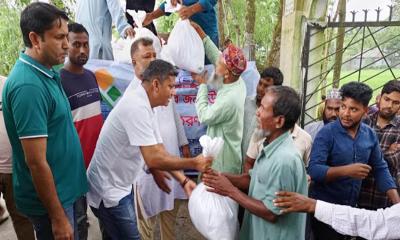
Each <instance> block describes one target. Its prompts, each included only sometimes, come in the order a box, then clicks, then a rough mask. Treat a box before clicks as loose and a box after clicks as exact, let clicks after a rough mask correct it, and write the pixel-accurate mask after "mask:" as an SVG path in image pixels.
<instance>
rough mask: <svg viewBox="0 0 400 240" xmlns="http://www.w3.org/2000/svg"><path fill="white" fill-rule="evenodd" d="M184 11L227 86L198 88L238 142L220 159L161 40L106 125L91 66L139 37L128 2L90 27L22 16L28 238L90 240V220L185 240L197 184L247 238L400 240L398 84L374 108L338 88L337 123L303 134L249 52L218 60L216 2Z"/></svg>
mask: <svg viewBox="0 0 400 240" xmlns="http://www.w3.org/2000/svg"><path fill="white" fill-rule="evenodd" d="M100 2H101V3H100ZM132 2H133V1H127V4H128V5H129V7H130V8H132V9H135V10H137V9H140V8H143V7H147V8H148V10H147V12H148V15H147V17H146V21H147V22H146V25H148V24H150V23H151V21H152V20H153V19H156V18H157V17H159V16H162V15H164V14H165V12H164V8H165V6H164V4H162V5H161V6H160V7H159V8H158V9H156V10H155V11H151V10H152V9H154V4H155V3H154V1H153V2H151V1H149V2H147V1H142V2H141V1H138V2H137V3H136V4H138V5H135V4H134V3H132ZM172 2H174V4H176V3H177V1H172ZM180 3H182V4H183V7H182V8H181V10H180V11H179V14H180V16H181V17H182V18H191V19H192V20H193V22H191V25H192V27H193V28H194V29H195V31H196V32H197V33H198V35H199V37H200V38H201V39H202V41H203V44H204V49H205V53H206V57H207V59H206V63H211V64H213V65H214V66H215V74H214V75H213V76H212V81H213V82H214V83H218V84H217V85H219V86H220V87H219V88H218V90H217V96H216V99H215V102H214V103H213V104H209V100H208V92H209V88H208V86H207V73H206V72H204V73H200V74H194V73H193V74H192V77H193V81H194V83H195V84H197V85H198V92H197V96H196V100H195V107H196V112H197V117H198V119H199V122H201V123H202V124H205V125H206V126H207V135H208V136H210V137H212V138H214V137H220V138H222V139H223V141H224V145H223V148H222V150H221V152H220V153H219V154H218V156H217V157H215V158H211V157H204V156H203V155H202V154H200V155H198V156H193V155H192V153H191V152H190V149H189V146H188V139H187V137H186V135H185V130H184V128H183V125H182V121H181V118H180V116H179V113H178V112H177V110H176V106H175V102H174V101H171V99H172V98H173V97H174V95H175V94H176V90H175V82H176V77H177V74H178V69H177V68H176V67H175V66H173V65H172V64H171V63H169V62H167V61H164V60H159V59H156V52H155V49H154V47H153V40H152V39H149V38H137V39H135V41H134V42H133V43H132V46H131V51H130V56H131V62H132V67H133V69H134V76H132V81H131V82H130V84H129V86H128V87H127V89H126V90H125V92H124V94H123V96H122V97H121V99H120V100H119V102H118V104H117V105H116V106H115V107H114V108H113V110H112V111H111V112H110V114H109V115H108V117H107V118H106V119H104V118H103V115H102V112H101V94H100V90H99V87H98V84H97V80H96V76H95V74H93V73H92V72H91V71H89V70H88V69H86V68H85V67H84V66H85V64H86V63H87V62H88V60H89V58H95V59H96V58H102V59H113V56H112V49H111V45H109V43H110V41H111V38H110V37H111V22H112V21H113V22H114V23H115V25H116V26H117V29H118V32H119V33H120V34H121V36H134V35H135V32H134V29H133V26H131V25H129V23H128V22H127V19H126V18H125V16H124V12H123V11H122V8H121V6H120V5H119V3H117V1H91V0H89V1H80V3H79V4H81V5H80V8H78V9H80V10H81V11H82V12H79V11H78V13H77V22H76V23H73V22H69V21H70V19H69V17H68V16H67V14H66V13H65V12H64V11H62V10H60V9H58V8H56V7H55V6H53V5H51V4H47V3H40V2H36V3H32V4H29V5H28V6H27V7H26V8H25V9H24V10H23V11H22V13H21V20H20V27H21V32H22V37H23V42H24V45H25V49H24V50H23V51H22V52H21V53H20V55H19V58H18V60H17V61H16V63H15V65H14V67H13V69H12V71H11V72H10V74H9V76H7V79H5V78H4V79H3V78H1V79H0V90H1V92H2V97H1V114H2V116H1V117H0V144H1V150H0V191H1V193H2V195H3V197H4V199H5V201H6V205H7V209H8V212H9V213H10V216H11V219H12V222H13V226H14V229H15V232H16V234H17V237H18V239H20V240H21V239H35V236H36V239H39V240H42V239H45V240H47V239H88V227H89V224H88V218H87V213H88V211H92V212H93V214H94V215H95V216H96V217H97V219H98V222H99V225H100V229H101V234H102V238H103V239H154V229H155V227H156V226H157V223H158V224H159V225H160V235H161V239H176V229H175V225H176V219H177V212H178V209H179V208H180V207H181V206H184V204H183V203H184V202H185V201H187V199H188V198H189V197H190V195H191V193H192V191H193V190H194V189H195V188H196V185H197V182H198V181H202V182H204V184H205V185H207V186H208V187H209V191H211V192H214V193H216V194H219V195H222V196H227V197H229V198H231V199H233V200H234V201H235V202H237V203H238V204H239V205H240V211H239V215H238V216H237V217H238V218H239V222H240V233H239V238H240V239H244V240H251V239H254V240H256V239H257V240H258V239H273V240H276V239H285V240H286V239H288V240H291V239H293V240H297V239H307V240H308V239H316V240H319V239H321V240H322V239H324V240H325V239H328V240H330V239H332V240H341V239H351V236H359V237H362V238H367V239H395V238H400V231H399V230H398V228H397V225H398V224H399V223H400V214H399V213H400V212H399V211H400V210H399V206H400V204H398V203H399V202H400V197H399V190H400V165H399V161H400V116H399V113H400V81H399V80H392V81H389V82H387V83H386V84H385V85H384V86H383V88H382V91H381V92H380V95H379V97H378V99H377V104H376V106H374V109H373V110H371V109H369V108H368V105H369V103H370V100H371V98H372V94H373V91H372V89H371V88H370V87H369V86H367V85H366V84H364V83H360V82H349V83H346V84H344V85H343V86H341V88H340V89H335V88H333V89H330V90H328V92H327V94H326V96H325V99H324V107H323V109H322V116H321V118H322V119H321V120H320V121H316V122H313V123H309V124H308V125H306V126H305V128H304V129H302V128H301V127H300V126H299V125H298V124H297V123H298V120H299V117H300V114H301V98H300V96H299V94H298V93H297V92H296V91H295V90H294V89H292V88H291V87H289V86H282V85H283V79H284V76H283V74H282V72H281V71H280V70H279V69H278V68H275V67H268V68H266V69H264V70H263V71H261V73H260V76H261V78H260V79H259V81H258V85H257V88H256V95H255V96H248V97H246V86H245V82H244V80H243V78H242V77H241V74H242V73H243V72H244V71H245V69H246V66H247V60H246V57H245V55H244V53H243V51H242V50H241V49H240V48H238V47H236V46H234V45H233V44H232V43H229V44H227V46H226V47H225V48H224V49H223V51H220V50H219V49H218V47H217V42H218V34H217V31H216V18H215V12H214V9H213V7H214V6H215V4H216V1H212V0H199V1H190V0H187V1H183V2H180ZM102 4H103V5H102ZM149 4H150V5H151V6H150V7H149V6H148V5H149ZM128 5H127V6H128ZM84 10H90V11H99V12H98V14H86V13H85V12H84ZM103 15H104V16H107V17H102V16H103ZM131 24H133V22H131ZM151 28H154V26H152V27H151ZM153 30H154V32H156V29H155V28H154V29H153ZM99 34H100V35H99ZM59 64H63V67H62V68H61V69H60V70H55V68H54V66H56V65H59ZM3 119H4V120H3ZM185 169H196V170H197V171H198V172H199V173H201V174H200V175H201V176H200V177H199V178H198V179H194V178H190V177H188V176H186V175H185V174H184V171H183V170H185ZM88 207H89V209H88ZM360 208H363V209H360ZM383 208H386V209H385V210H383ZM376 210H378V211H376ZM4 211H5V209H4V208H3V207H1V208H0V215H1V214H2V212H4ZM305 213H309V214H308V215H306V214H305ZM227 224H229V223H227Z"/></svg>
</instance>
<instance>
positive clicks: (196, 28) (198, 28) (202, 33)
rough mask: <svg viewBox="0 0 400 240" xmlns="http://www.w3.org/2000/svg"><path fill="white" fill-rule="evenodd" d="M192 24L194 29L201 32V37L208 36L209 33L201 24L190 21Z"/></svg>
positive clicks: (198, 32)
mask: <svg viewBox="0 0 400 240" xmlns="http://www.w3.org/2000/svg"><path fill="white" fill-rule="evenodd" d="M190 25H192V27H193V28H194V30H196V32H197V34H199V36H200V38H201V39H204V38H205V37H207V34H206V33H205V32H204V30H203V29H202V28H201V27H200V26H199V24H197V23H195V22H193V21H190Z"/></svg>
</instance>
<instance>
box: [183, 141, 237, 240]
mask: <svg viewBox="0 0 400 240" xmlns="http://www.w3.org/2000/svg"><path fill="white" fill-rule="evenodd" d="M199 141H200V144H201V146H202V147H203V156H206V157H216V156H217V155H218V153H219V152H220V151H221V149H222V147H223V145H224V140H223V139H222V138H219V137H218V138H213V139H211V138H210V137H209V136H207V135H204V136H202V137H201V138H200V140H199ZM188 208H189V214H190V218H191V220H192V222H193V225H194V226H195V227H196V229H197V230H198V231H199V232H200V233H201V234H202V235H203V236H204V237H205V238H207V239H211V240H214V239H215V240H221V239H226V240H233V239H237V237H238V233H239V223H238V218H237V216H238V215H237V214H238V208H239V205H238V204H237V203H236V202H235V201H234V200H232V199H230V198H229V197H225V196H221V195H219V194H216V193H212V192H209V191H207V187H206V186H205V185H204V184H203V183H200V184H199V185H197V187H196V188H195V189H194V190H193V192H192V195H191V196H190V199H189V205H188Z"/></svg>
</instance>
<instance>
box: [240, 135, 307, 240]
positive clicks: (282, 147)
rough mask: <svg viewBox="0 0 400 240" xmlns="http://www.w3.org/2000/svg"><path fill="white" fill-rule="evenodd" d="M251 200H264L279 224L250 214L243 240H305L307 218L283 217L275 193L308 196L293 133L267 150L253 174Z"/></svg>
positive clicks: (247, 212)
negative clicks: (275, 203) (292, 193)
mask: <svg viewBox="0 0 400 240" xmlns="http://www.w3.org/2000/svg"><path fill="white" fill-rule="evenodd" d="M250 176H251V181H250V188H249V196H250V197H252V198H254V199H257V200H260V201H262V202H263V203H264V205H265V207H266V208H267V209H268V210H270V211H271V212H272V213H274V214H275V215H278V221H277V222H275V223H271V222H268V221H267V220H264V219H263V218H260V217H258V216H256V215H254V214H252V213H250V212H249V211H247V210H246V212H245V216H244V221H243V226H242V229H241V231H240V239H243V240H253V239H254V240H256V239H257V240H258V239H265V240H267V239H270V240H276V239H285V240H299V239H304V229H305V223H306V222H305V221H306V215H305V214H304V213H289V214H286V215H281V213H280V210H281V209H280V208H278V207H276V206H274V203H273V200H274V199H275V198H276V195H275V193H276V192H278V191H281V190H285V191H291V192H297V193H300V194H303V195H307V178H306V171H305V168H304V164H303V160H302V158H301V156H300V154H299V152H298V150H297V149H296V147H295V145H294V143H293V140H292V138H291V136H290V135H289V132H286V133H284V134H282V135H281V136H279V137H278V138H277V139H275V140H274V141H272V142H271V143H269V144H268V145H267V146H265V147H264V149H263V150H262V152H261V154H260V156H259V157H258V158H257V160H256V162H255V164H254V168H253V169H252V170H250Z"/></svg>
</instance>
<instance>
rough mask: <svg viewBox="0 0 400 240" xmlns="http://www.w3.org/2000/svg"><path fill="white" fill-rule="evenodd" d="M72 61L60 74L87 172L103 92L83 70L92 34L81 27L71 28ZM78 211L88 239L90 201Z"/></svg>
mask: <svg viewBox="0 0 400 240" xmlns="http://www.w3.org/2000/svg"><path fill="white" fill-rule="evenodd" d="M68 32H69V33H68V40H69V49H68V61H67V62H66V63H65V65H64V68H62V69H61V70H60V75H61V79H62V86H63V88H64V91H65V93H66V95H67V97H68V101H69V103H70V106H71V111H72V118H73V121H74V125H75V128H76V130H77V132H78V135H79V140H80V142H81V146H82V151H83V156H84V160H85V166H86V168H87V167H88V166H89V163H90V159H91V158H92V156H93V152H94V149H95V147H96V142H97V139H98V137H99V134H100V130H101V127H102V126H103V117H102V115H101V109H100V99H101V97H100V92H99V88H98V85H97V81H96V77H95V75H94V74H93V73H92V72H91V71H89V70H87V69H85V68H84V67H83V66H84V65H85V64H86V62H87V61H88V56H89V34H88V32H87V31H86V29H85V28H84V27H83V26H82V25H81V24H78V23H72V24H69V25H68ZM77 202H79V203H78V204H76V205H75V206H74V207H75V211H76V213H77V215H78V216H77V219H78V232H79V238H80V239H87V231H88V230H87V227H88V223H87V215H86V209H87V204H86V197H82V198H81V199H79V200H78V201H77Z"/></svg>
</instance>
